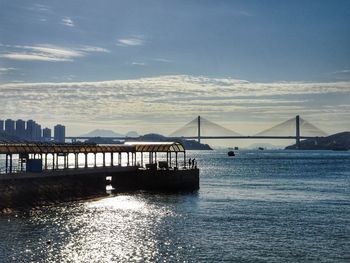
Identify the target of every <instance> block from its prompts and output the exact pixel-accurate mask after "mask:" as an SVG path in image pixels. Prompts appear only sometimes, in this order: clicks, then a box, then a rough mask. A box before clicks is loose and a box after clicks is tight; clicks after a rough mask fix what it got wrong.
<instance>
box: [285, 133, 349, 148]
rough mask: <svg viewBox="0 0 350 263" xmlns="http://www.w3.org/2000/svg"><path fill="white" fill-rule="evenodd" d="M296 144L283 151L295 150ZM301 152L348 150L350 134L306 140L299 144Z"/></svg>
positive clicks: (337, 134)
mask: <svg viewBox="0 0 350 263" xmlns="http://www.w3.org/2000/svg"><path fill="white" fill-rule="evenodd" d="M296 148H297V147H296V144H293V145H290V146H287V147H286V148H285V149H287V150H293V149H296ZM300 149H301V150H334V151H348V150H350V132H340V133H336V134H333V135H330V136H327V137H322V138H316V139H307V140H303V141H301V142H300Z"/></svg>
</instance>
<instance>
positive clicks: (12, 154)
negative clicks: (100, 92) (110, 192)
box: [0, 142, 187, 174]
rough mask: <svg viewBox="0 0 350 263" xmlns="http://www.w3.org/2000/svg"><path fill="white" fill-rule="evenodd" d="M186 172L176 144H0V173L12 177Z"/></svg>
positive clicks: (180, 147) (184, 163)
mask: <svg viewBox="0 0 350 263" xmlns="http://www.w3.org/2000/svg"><path fill="white" fill-rule="evenodd" d="M114 166H120V167H121V166H126V167H130V166H131V167H138V168H139V169H170V170H171V169H175V170H177V169H187V161H186V152H185V148H184V146H183V145H182V144H180V143H178V142H128V143H126V144H116V145H92V144H41V143H35V144H34V143H28V144H16V143H3V144H0V173H2V174H13V173H25V172H42V171H47V170H64V169H78V168H97V167H114Z"/></svg>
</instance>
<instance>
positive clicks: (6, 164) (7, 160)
mask: <svg viewBox="0 0 350 263" xmlns="http://www.w3.org/2000/svg"><path fill="white" fill-rule="evenodd" d="M8 156H9V155H8V154H6V163H5V173H7V172H8V166H9V159H8V158H9V157H8Z"/></svg>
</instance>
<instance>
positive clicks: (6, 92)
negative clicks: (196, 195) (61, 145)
mask: <svg viewBox="0 0 350 263" xmlns="http://www.w3.org/2000/svg"><path fill="white" fill-rule="evenodd" d="M68 79H69V78H67V80H68ZM330 97H333V98H334V97H335V98H336V99H333V100H330V99H329V98H330ZM321 98H323V100H322V101H321V100H320V99H321ZM347 98H350V82H333V83H301V82H300V83H286V82H283V83H253V82H249V81H243V80H235V79H222V78H221V79H214V78H207V77H195V76H188V75H175V76H162V77H153V78H140V79H133V80H113V81H102V82H61V83H22V84H21V83H8V84H2V85H0V111H1V112H2V113H3V114H4V115H6V114H11V116H13V115H14V114H17V115H18V116H22V118H25V117H26V116H28V117H29V118H36V117H37V116H40V118H41V119H43V120H44V119H46V120H47V121H50V120H51V118H52V116H55V117H56V118H57V119H58V120H60V119H62V120H65V121H66V122H67V123H72V124H74V125H78V124H79V123H80V124H81V125H83V124H84V125H85V124H88V123H90V124H91V125H96V127H97V126H111V125H115V123H118V125H127V124H128V123H129V124H130V123H132V122H134V123H135V122H137V123H139V125H142V126H144V127H153V126H152V125H150V123H151V124H152V123H153V124H154V123H158V124H159V125H160V127H163V126H164V127H165V126H166V124H169V123H170V121H169V120H171V124H169V125H173V126H172V127H174V126H175V125H180V124H183V123H184V122H185V121H188V120H189V119H190V118H193V117H194V116H197V115H198V114H201V115H203V116H205V117H207V118H209V119H212V120H215V121H218V122H222V123H224V122H228V121H229V120H231V121H232V120H233V119H238V120H240V121H241V122H245V123H247V122H251V125H252V126H253V125H256V122H259V121H260V123H266V122H271V123H273V122H275V121H279V120H281V121H283V120H285V119H287V118H291V117H292V116H293V115H296V114H301V115H303V116H304V117H305V118H308V116H312V118H311V119H312V120H313V121H315V120H321V121H322V122H323V123H326V124H327V125H333V126H334V127H337V126H336V125H337V124H339V123H349V121H350V103H348V102H347V101H349V100H348V99H347ZM18 103H20V104H21V107H20V108H19V107H18V106H17V105H18ZM338 104H339V105H340V104H341V105H342V106H339V105H338ZM52 105H54V107H53V106H52ZM72 113H74V114H72ZM337 121H338V122H337ZM92 123H93V124H92ZM227 127H228V128H230V126H227ZM231 128H233V129H234V130H236V131H238V132H239V131H240V127H231ZM150 129H151V128H150ZM171 130H172V129H170V128H169V130H167V131H165V132H168V131H169V132H171ZM256 132H258V130H256Z"/></svg>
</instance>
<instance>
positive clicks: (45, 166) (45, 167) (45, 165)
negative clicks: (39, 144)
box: [44, 153, 47, 170]
mask: <svg viewBox="0 0 350 263" xmlns="http://www.w3.org/2000/svg"><path fill="white" fill-rule="evenodd" d="M44 169H45V170H47V153H45V164H44Z"/></svg>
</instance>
